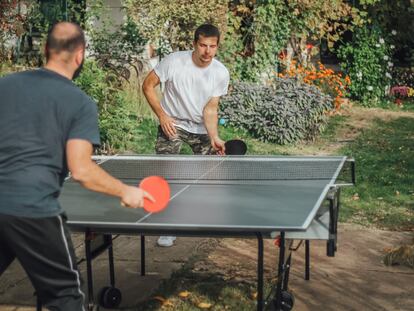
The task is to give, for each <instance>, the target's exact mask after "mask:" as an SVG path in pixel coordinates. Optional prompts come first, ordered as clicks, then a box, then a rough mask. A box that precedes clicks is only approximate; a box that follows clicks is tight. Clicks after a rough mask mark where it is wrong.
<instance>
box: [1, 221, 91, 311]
mask: <svg viewBox="0 0 414 311" xmlns="http://www.w3.org/2000/svg"><path fill="white" fill-rule="evenodd" d="M15 258H17V260H19V262H20V264H21V265H22V267H23V269H24V270H25V271H26V273H27V275H28V276H29V278H30V281H31V282H32V284H33V287H34V288H35V290H36V293H37V295H38V297H39V299H40V301H41V302H42V304H43V306H45V307H46V308H48V309H49V310H53V311H55V310H56V311H78V310H79V311H83V310H84V305H83V304H84V294H83V293H82V291H81V284H80V282H81V281H80V275H79V272H78V270H77V266H76V257H75V252H74V249H73V244H72V240H71V237H70V233H69V230H68V228H67V225H66V217H65V215H60V216H55V217H47V218H25V217H16V216H11V215H5V214H0V276H1V274H2V273H3V272H4V271H5V270H6V269H7V267H8V266H9V265H10V264H11V262H12V261H13V260H14V259H15Z"/></svg>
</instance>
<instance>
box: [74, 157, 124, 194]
mask: <svg viewBox="0 0 414 311" xmlns="http://www.w3.org/2000/svg"><path fill="white" fill-rule="evenodd" d="M72 178H73V179H74V180H75V181H77V182H79V183H80V184H81V185H82V186H83V187H85V188H87V189H89V190H92V191H97V192H101V193H105V194H107V195H111V196H116V197H119V198H121V197H122V195H123V191H125V187H126V185H125V184H124V183H122V182H121V181H120V180H118V179H116V178H114V177H112V176H111V175H109V174H108V173H107V172H106V171H105V170H103V169H102V168H101V167H99V166H98V165H97V164H95V163H94V162H93V161H92V160H91V161H90V162H89V163H85V164H84V165H83V166H82V167H81V168H78V169H77V170H76V172H72Z"/></svg>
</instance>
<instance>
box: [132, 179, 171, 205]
mask: <svg viewBox="0 0 414 311" xmlns="http://www.w3.org/2000/svg"><path fill="white" fill-rule="evenodd" d="M139 187H140V188H142V189H143V190H145V191H146V192H148V193H149V194H151V195H152V196H153V197H154V199H155V202H151V201H150V200H148V199H147V198H144V209H145V210H146V211H147V212H151V213H158V212H161V211H162V210H163V209H164V208H166V207H167V205H168V201H169V200H170V186H169V185H168V182H167V181H166V180H165V179H164V178H162V177H160V176H149V177H146V178H144V179H143V180H141V182H140V184H139Z"/></svg>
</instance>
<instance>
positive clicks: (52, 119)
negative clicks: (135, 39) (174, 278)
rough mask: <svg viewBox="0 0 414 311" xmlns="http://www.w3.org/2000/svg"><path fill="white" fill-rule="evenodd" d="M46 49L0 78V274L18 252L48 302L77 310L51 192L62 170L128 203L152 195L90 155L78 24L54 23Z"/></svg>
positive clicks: (92, 132)
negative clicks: (29, 64)
mask: <svg viewBox="0 0 414 311" xmlns="http://www.w3.org/2000/svg"><path fill="white" fill-rule="evenodd" d="M45 52H46V59H47V64H46V66H45V67H44V68H42V69H39V70H31V71H25V72H20V73H15V74H11V75H8V76H6V77H4V78H1V79H0V94H1V100H0V276H1V274H2V273H3V272H4V271H5V270H6V269H7V267H8V266H9V265H10V263H11V262H12V261H13V260H14V259H15V258H17V259H18V260H19V262H20V264H21V265H22V266H23V268H24V270H25V271H26V273H27V274H28V276H29V278H30V280H31V282H32V284H33V286H34V288H35V290H36V293H37V296H38V297H39V299H40V301H41V302H42V304H43V305H44V306H45V307H46V308H48V309H51V310H61V311H80V310H84V295H83V293H82V291H81V287H80V277H79V272H78V269H77V266H76V258H75V252H74V250H73V245H72V241H71V237H70V232H69V230H68V228H67V225H66V216H65V214H64V212H63V211H62V209H61V206H60V205H59V202H58V200H57V199H58V196H59V192H60V189H61V186H62V183H63V181H64V178H65V177H66V176H67V173H68V170H69V171H70V172H71V178H72V179H74V180H76V181H78V182H80V183H81V184H82V185H83V186H84V187H86V188H88V189H90V190H94V191H99V192H103V193H106V194H109V195H113V196H117V197H119V198H120V200H121V203H122V205H124V206H126V207H130V208H138V207H142V206H143V199H144V197H148V198H149V199H150V200H153V198H152V197H151V196H149V195H148V194H147V193H146V192H145V191H143V190H142V189H140V188H137V187H131V186H128V185H126V184H124V183H122V182H121V181H120V180H118V179H115V178H113V177H112V176H110V175H109V174H108V173H106V172H105V171H104V170H102V169H101V168H100V167H99V166H97V165H96V164H95V163H94V162H93V161H92V160H91V155H92V151H93V145H99V143H100V142H99V130H98V119H97V108H96V104H95V103H94V102H93V101H92V100H91V99H90V98H89V97H88V96H87V95H86V94H85V93H84V92H83V91H81V90H80V89H79V88H78V87H76V86H75V85H74V84H73V83H72V81H71V79H72V78H74V77H75V76H76V75H77V74H78V73H79V71H80V69H81V68H82V64H83V59H84V54H85V37H84V34H83V31H82V29H80V27H79V26H78V25H76V24H73V23H67V22H62V23H58V24H56V25H54V26H53V27H52V28H51V30H50V32H49V34H48V38H47V42H46V51H45Z"/></svg>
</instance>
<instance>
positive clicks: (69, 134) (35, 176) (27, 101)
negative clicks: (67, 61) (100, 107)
mask: <svg viewBox="0 0 414 311" xmlns="http://www.w3.org/2000/svg"><path fill="white" fill-rule="evenodd" d="M72 138H77V139H84V140H87V141H89V142H91V143H92V144H93V145H99V143H100V141H99V129H98V114H97V107H96V104H95V103H94V102H93V100H92V99H91V98H90V97H88V96H87V95H86V94H85V93H84V92H83V91H82V90H80V89H79V88H78V87H77V86H76V85H75V84H73V82H72V81H70V80H69V79H66V78H65V77H63V76H61V75H59V74H57V73H55V72H53V71H49V70H46V69H38V70H32V71H25V72H21V73H15V74H11V75H8V76H6V77H4V78H1V79H0V213H3V214H9V215H15V216H23V217H32V218H40V217H51V216H55V215H58V214H60V213H61V212H62V209H61V207H60V205H59V202H58V200H57V198H58V196H59V192H60V189H61V186H62V183H63V181H64V178H65V177H66V176H67V173H68V169H67V164H66V155H65V146H66V142H67V141H68V140H69V139H72Z"/></svg>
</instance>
